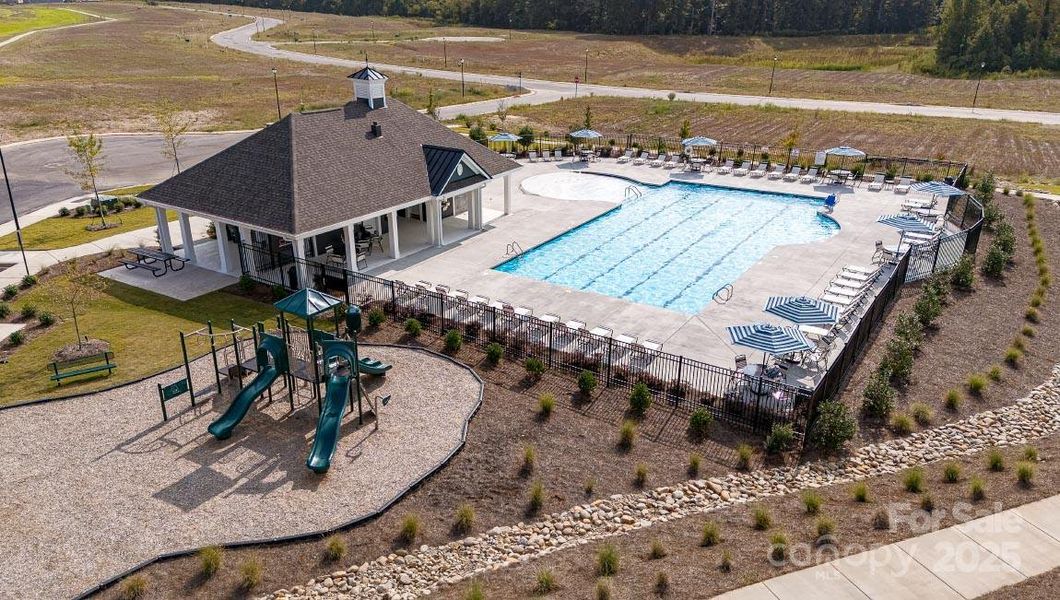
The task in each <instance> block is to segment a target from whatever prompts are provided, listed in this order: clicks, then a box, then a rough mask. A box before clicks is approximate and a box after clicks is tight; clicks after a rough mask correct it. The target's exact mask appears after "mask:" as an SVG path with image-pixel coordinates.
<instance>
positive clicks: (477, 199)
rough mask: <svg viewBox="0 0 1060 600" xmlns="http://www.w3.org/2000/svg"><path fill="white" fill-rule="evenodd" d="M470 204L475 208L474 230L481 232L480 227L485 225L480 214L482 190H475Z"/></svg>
mask: <svg viewBox="0 0 1060 600" xmlns="http://www.w3.org/2000/svg"><path fill="white" fill-rule="evenodd" d="M471 204H472V206H474V207H475V229H478V230H480V231H481V230H482V226H483V225H484V224H485V216H483V214H482V188H479V189H477V190H475V195H474V196H473V197H472V198H471Z"/></svg>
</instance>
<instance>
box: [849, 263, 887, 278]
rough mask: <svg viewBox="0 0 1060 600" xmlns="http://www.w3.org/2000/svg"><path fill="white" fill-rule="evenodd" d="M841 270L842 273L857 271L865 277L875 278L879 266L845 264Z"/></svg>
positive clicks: (878, 271)
mask: <svg viewBox="0 0 1060 600" xmlns="http://www.w3.org/2000/svg"><path fill="white" fill-rule="evenodd" d="M843 272H844V273H857V274H860V275H865V276H867V277H872V278H873V279H875V278H876V276H878V275H879V274H880V267H879V266H871V267H866V266H863V265H846V266H845V267H843Z"/></svg>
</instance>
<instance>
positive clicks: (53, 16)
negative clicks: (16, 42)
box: [0, 5, 91, 41]
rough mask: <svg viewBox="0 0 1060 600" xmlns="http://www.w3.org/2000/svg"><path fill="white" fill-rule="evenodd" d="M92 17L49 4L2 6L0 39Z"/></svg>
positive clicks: (84, 20)
mask: <svg viewBox="0 0 1060 600" xmlns="http://www.w3.org/2000/svg"><path fill="white" fill-rule="evenodd" d="M89 20H91V17H89V16H87V15H83V14H80V13H76V12H73V11H69V10H63V9H61V8H51V7H47V6H27V5H21V6H0V41H3V40H5V39H7V38H9V37H12V36H15V35H18V34H20V33H25V32H27V31H33V30H34V29H50V28H52V27H63V26H65V25H76V24H78V23H84V22H86V21H89Z"/></svg>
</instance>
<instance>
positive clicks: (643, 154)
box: [633, 150, 648, 165]
mask: <svg viewBox="0 0 1060 600" xmlns="http://www.w3.org/2000/svg"><path fill="white" fill-rule="evenodd" d="M647 161H648V151H647V150H641V151H640V155H639V156H637V158H634V159H633V164H635V165H643V164H644V163H646V162H647Z"/></svg>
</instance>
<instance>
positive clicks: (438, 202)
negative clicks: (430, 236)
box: [434, 198, 445, 248]
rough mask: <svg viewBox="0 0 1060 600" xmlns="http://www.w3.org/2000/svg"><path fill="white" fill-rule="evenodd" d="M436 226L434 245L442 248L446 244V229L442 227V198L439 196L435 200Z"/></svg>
mask: <svg viewBox="0 0 1060 600" xmlns="http://www.w3.org/2000/svg"><path fill="white" fill-rule="evenodd" d="M434 226H435V231H436V232H437V233H436V234H435V238H434V245H435V247H438V248H441V247H442V246H444V245H445V230H444V228H443V227H442V199H441V198H437V199H435V201H434Z"/></svg>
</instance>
